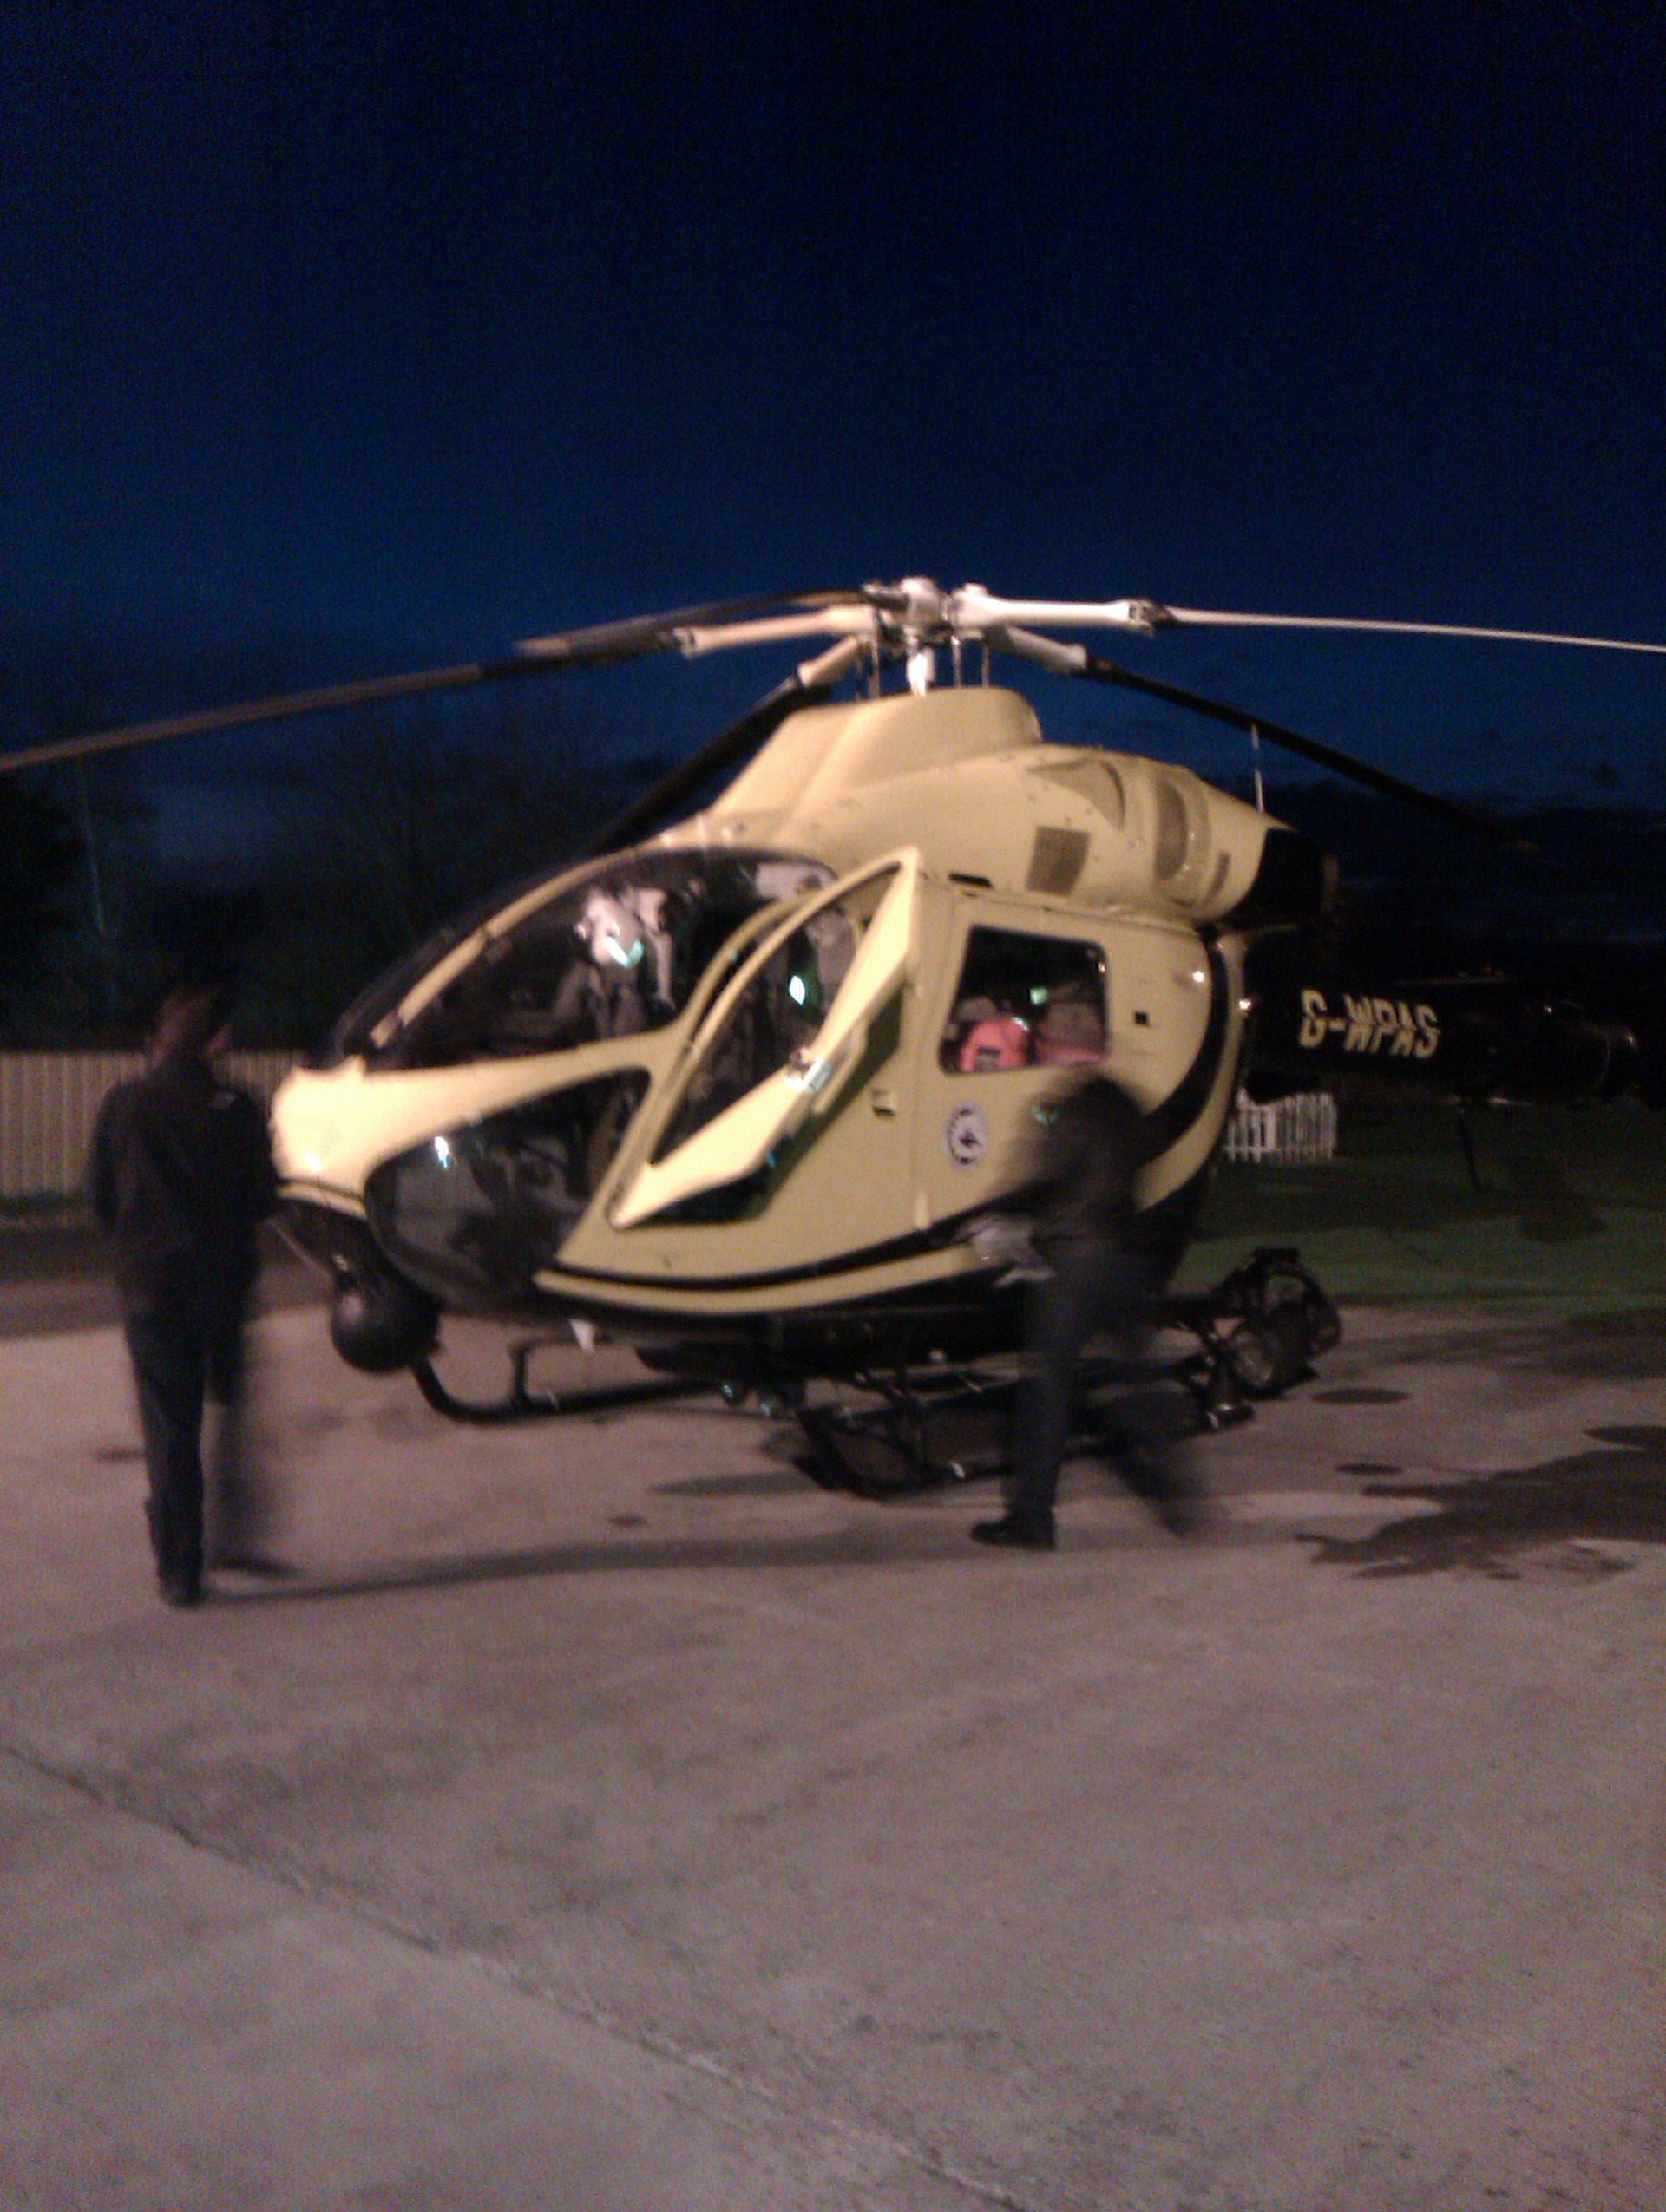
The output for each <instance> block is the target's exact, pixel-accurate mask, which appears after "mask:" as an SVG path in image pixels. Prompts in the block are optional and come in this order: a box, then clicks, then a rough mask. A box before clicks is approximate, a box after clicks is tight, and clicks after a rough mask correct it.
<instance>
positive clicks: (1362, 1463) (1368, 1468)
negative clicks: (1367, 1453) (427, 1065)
mask: <svg viewBox="0 0 1666 2212" xmlns="http://www.w3.org/2000/svg"><path fill="white" fill-rule="evenodd" d="M1405 1471H1406V1470H1405V1469H1404V1468H1403V1467H1401V1466H1400V1465H1399V1463H1397V1462H1396V1461H1394V1460H1392V1459H1344V1460H1341V1461H1339V1462H1338V1463H1337V1468H1336V1472H1337V1473H1338V1474H1339V1475H1403V1474H1404V1473H1405Z"/></svg>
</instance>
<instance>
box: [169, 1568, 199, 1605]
mask: <svg viewBox="0 0 1666 2212" xmlns="http://www.w3.org/2000/svg"><path fill="white" fill-rule="evenodd" d="M159 1587H160V1588H161V1594H162V1603H163V1604H164V1605H165V1606H173V1607H175V1608H183V1607H187V1606H200V1604H201V1603H202V1584H201V1582H200V1580H198V1579H197V1578H196V1577H195V1576H193V1575H189V1574H164V1575H163V1576H162V1578H161V1583H160V1585H159Z"/></svg>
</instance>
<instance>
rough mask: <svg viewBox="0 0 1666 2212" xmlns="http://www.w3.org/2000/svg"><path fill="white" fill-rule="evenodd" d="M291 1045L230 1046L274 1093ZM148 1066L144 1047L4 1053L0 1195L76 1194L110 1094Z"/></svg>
mask: <svg viewBox="0 0 1666 2212" xmlns="http://www.w3.org/2000/svg"><path fill="white" fill-rule="evenodd" d="M294 1064H295V1055H294V1054H293V1053H292V1052H230V1053H227V1055H226V1059H225V1063H224V1065H225V1067H226V1071H227V1072H228V1073H229V1074H230V1075H231V1077H233V1080H234V1081H235V1082H238V1083H246V1084H247V1086H248V1088H249V1089H250V1090H256V1091H259V1093H260V1094H261V1095H262V1096H264V1097H267V1098H270V1097H271V1096H272V1092H273V1091H274V1090H277V1088H278V1086H279V1083H281V1082H282V1081H283V1079H284V1077H285V1076H286V1075H287V1074H288V1073H289V1070H291V1068H292V1067H293V1066H294ZM144 1065H145V1057H144V1055H143V1053H141V1052H0V1201H4V1200H12V1201H16V1200H20V1199H31V1200H33V1199H38V1200H43V1201H44V1200H49V1199H62V1198H71V1197H74V1196H75V1194H77V1193H78V1192H79V1191H80V1190H81V1189H82V1185H83V1183H84V1181H85V1178H86V1172H87V1148H88V1146H89V1144H90V1143H91V1142H92V1136H93V1123H94V1122H95V1119H96V1118H97V1115H98V1109H99V1107H100V1105H101V1104H102V1102H103V1098H104V1095H105V1093H106V1092H107V1091H108V1090H112V1089H113V1088H114V1087H115V1084H117V1083H122V1082H125V1081H126V1079H127V1078H128V1077H129V1076H136V1075H138V1074H139V1073H140V1072H141V1070H142V1069H143V1067H144Z"/></svg>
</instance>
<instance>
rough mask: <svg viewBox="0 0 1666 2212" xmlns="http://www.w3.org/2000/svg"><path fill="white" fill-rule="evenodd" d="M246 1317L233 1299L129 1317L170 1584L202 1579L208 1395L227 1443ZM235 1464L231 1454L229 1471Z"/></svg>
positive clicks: (158, 1535)
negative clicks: (219, 1408)
mask: <svg viewBox="0 0 1666 2212" xmlns="http://www.w3.org/2000/svg"><path fill="white" fill-rule="evenodd" d="M242 1323H243V1313H242V1303H241V1301H240V1300H239V1299H225V1300H223V1301H208V1300H196V1299H193V1300H191V1301H189V1302H188V1303H187V1302H185V1301H180V1302H178V1303H176V1304H174V1305H173V1306H167V1307H164V1308H161V1309H160V1310H157V1311H154V1312H142V1313H129V1314H128V1317H127V1323H126V1329H127V1339H128V1358H130V1360H131V1361H132V1364H133V1378H134V1387H135V1389H136V1391H137V1393H138V1398H139V1425H140V1430H141V1434H142V1436H143V1439H144V1447H145V1471H146V1473H147V1475H148V1477H149V1483H150V1495H149V1499H148V1503H147V1508H146V1511H147V1515H148V1520H149V1523H150V1541H151V1548H152V1550H153V1551H154V1554H155V1557H156V1572H157V1574H158V1575H159V1576H160V1577H161V1580H162V1581H163V1582H165V1583H167V1584H168V1585H170V1586H172V1587H179V1588H184V1589H194V1588H195V1587H196V1586H197V1585H198V1584H199V1583H200V1581H201V1579H202V1550H203V1541H202V1524H203V1476H202V1414H203V1402H204V1399H205V1397H213V1399H214V1400H215V1402H216V1403H217V1404H220V1405H223V1406H224V1407H225V1408H226V1424H227V1431H228V1434H227V1440H226V1441H227V1445H228V1446H229V1443H230V1433H229V1432H230V1430H231V1427H232V1424H233V1423H234V1420H235V1416H236V1411H237V1408H238V1404H239V1398H240V1395H241V1388H242V1376H243V1329H242ZM231 1465H232V1463H231V1461H230V1460H229V1459H228V1461H227V1472H228V1474H229V1471H230V1468H231ZM234 1502H235V1501H234V1499H233V1503H234Z"/></svg>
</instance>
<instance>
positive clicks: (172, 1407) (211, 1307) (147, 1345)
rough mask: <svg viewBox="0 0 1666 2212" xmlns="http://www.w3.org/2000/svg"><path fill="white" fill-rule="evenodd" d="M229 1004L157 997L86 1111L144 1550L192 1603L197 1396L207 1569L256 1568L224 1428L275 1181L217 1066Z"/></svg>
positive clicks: (243, 1107) (248, 1506) (238, 1382)
mask: <svg viewBox="0 0 1666 2212" xmlns="http://www.w3.org/2000/svg"><path fill="white" fill-rule="evenodd" d="M228 1011H229V998H228V994H227V993H226V991H224V990H223V989H222V988H221V987H220V986H217V985H200V986H191V987H187V988H182V989H180V990H176V991H173V992H172V993H171V994H170V995H169V997H168V998H167V1001H166V1002H165V1003H164V1005H163V1007H162V1010H161V1016H160V1018H159V1019H158V1022H157V1025H156V1031H155V1035H154V1044H153V1052H152V1058H151V1064H150V1066H149V1068H148V1070H146V1072H145V1073H144V1074H143V1075H142V1076H140V1077H137V1078H135V1079H134V1081H132V1082H130V1083H118V1084H117V1085H116V1087H115V1090H112V1091H111V1092H110V1093H109V1095H108V1097H107V1098H106V1099H105V1101H104V1103H103V1104H102V1107H101V1108H100V1109H99V1114H98V1120H97V1122H96V1124H95V1128H94V1132H93V1144H92V1157H91V1161H90V1162H89V1181H90V1185H91V1195H92V1202H93V1210H94V1212H95V1214H96V1215H97V1217H98V1220H99V1221H100V1223H101V1225H102V1227H103V1228H104V1229H105V1230H106V1231H107V1232H108V1234H109V1237H110V1240H111V1242H112V1244H113V1246H114V1247H115V1274H116V1284H117V1287H118V1289H119V1291H120V1293H121V1311H122V1319H123V1323H124V1325H125V1329H126V1332H127V1340H128V1355H129V1357H130V1358H131V1360H132V1364H133V1375H134V1384H135V1386H136V1388H137V1391H138V1397H139V1419H140V1426H141V1430H142V1431H143V1436H144V1445H145V1466H146V1469H147V1472H148V1476H149V1481H150V1495H149V1499H148V1506H147V1512H148V1519H149V1524H150V1539H151V1548H152V1549H153V1551H154V1554H155V1559H156V1573H157V1578H158V1580H159V1581H160V1583H161V1592H162V1595H163V1597H164V1598H165V1599H166V1600H167V1602H168V1603H169V1604H170V1605H176V1606H188V1605H194V1604H196V1603H197V1601H198V1600H199V1599H200V1597H201V1595H202V1570H203V1472H202V1456H201V1430H202V1418H203V1405H204V1400H205V1397H208V1398H212V1399H213V1401H214V1402H215V1403H216V1404H219V1405H220V1406H221V1407H222V1408H223V1409H224V1410H225V1431H226V1432H225V1434H223V1436H222V1438H221V1444H222V1450H221V1452H220V1460H219V1464H218V1466H217V1469H216V1495H215V1500H214V1503H215V1506H216V1508H217V1511H216V1528H217V1545H216V1550H217V1559H218V1561H219V1563H221V1564H224V1565H226V1566H254V1565H260V1564H264V1562H261V1561H259V1559H258V1555H257V1554H255V1553H254V1552H253V1548H252V1539H253V1534H254V1532H253V1527H252V1525H251V1516H252V1507H253V1501H252V1499H251V1497H250V1495H249V1492H248V1489H247V1487H246V1481H245V1479H244V1477H243V1475H242V1470H241V1469H240V1468H239V1463H238V1460H237V1456H236V1453H235V1449H234V1423H235V1415H236V1410H237V1408H238V1404H239V1398H240V1395H241V1389H242V1383H243V1326H244V1322H245V1320H246V1316H247V1312H248V1306H249V1299H250V1295H251V1293H252V1292H253V1287H254V1279H255V1273H256V1266H257V1253H256V1244H255V1232H256V1229H257V1227H258V1225H259V1223H260V1222H261V1221H264V1220H265V1219H266V1216H267V1215H268V1214H271V1213H272V1210H273V1208H274V1207H275V1205H276V1203H277V1194H278V1185H277V1177H276V1174H275V1172H274V1169H273V1166H272V1147H271V1143H270V1141H269V1139H268V1137H267V1135H266V1112H265V1109H263V1108H262V1106H261V1105H260V1104H259V1102H258V1101H257V1100H256V1099H255V1098H254V1097H253V1096H251V1094H250V1093H249V1092H247V1091H246V1090H239V1088H238V1087H237V1086H236V1085H235V1084H232V1083H222V1082H221V1081H220V1078H219V1077H218V1076H217V1075H216V1073H215V1070H214V1067H213V1059H214V1056H215V1053H216V1052H217V1051H218V1050H220V1049H221V1048H222V1046H223V1044H224V1043H225V1031H226V1017H227V1013H228Z"/></svg>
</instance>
